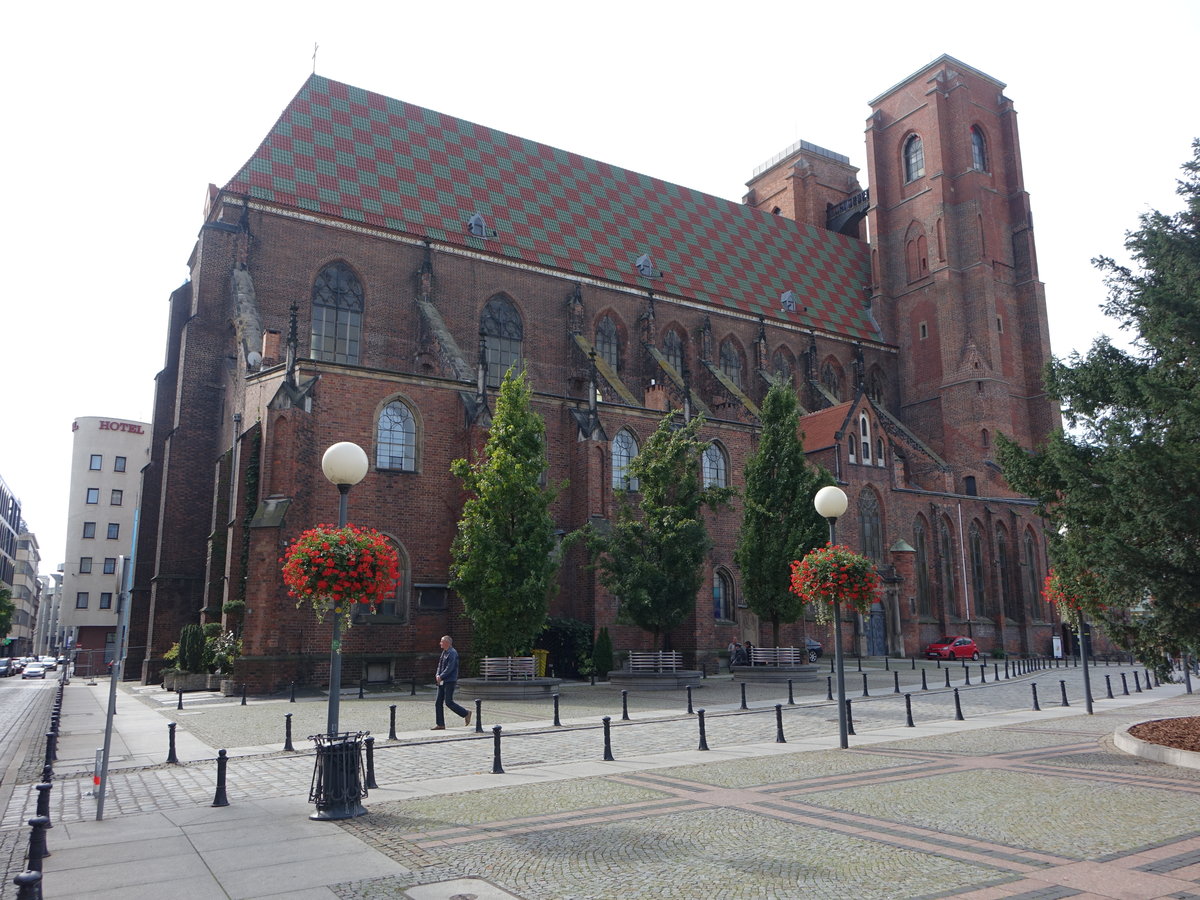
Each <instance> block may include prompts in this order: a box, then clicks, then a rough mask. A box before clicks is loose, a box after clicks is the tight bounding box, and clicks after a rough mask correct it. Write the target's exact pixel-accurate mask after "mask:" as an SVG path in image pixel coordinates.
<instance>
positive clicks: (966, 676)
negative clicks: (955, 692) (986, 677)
mask: <svg viewBox="0 0 1200 900" xmlns="http://www.w3.org/2000/svg"><path fill="white" fill-rule="evenodd" d="M963 684H964V685H966V686H967V687H970V686H971V670H970V669H968V668H967V667H966V666H963Z"/></svg>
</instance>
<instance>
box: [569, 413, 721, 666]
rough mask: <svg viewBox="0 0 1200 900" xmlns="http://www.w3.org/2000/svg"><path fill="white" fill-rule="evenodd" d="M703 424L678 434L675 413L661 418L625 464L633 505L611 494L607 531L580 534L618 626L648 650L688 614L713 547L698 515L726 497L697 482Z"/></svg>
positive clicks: (626, 497) (694, 423) (689, 426)
mask: <svg viewBox="0 0 1200 900" xmlns="http://www.w3.org/2000/svg"><path fill="white" fill-rule="evenodd" d="M703 423H704V417H703V416H697V417H695V418H694V419H692V420H691V421H690V422H688V423H687V424H686V425H684V426H683V427H679V423H678V422H677V420H676V417H675V414H674V413H671V412H668V413H667V414H666V415H665V416H663V418H662V420H661V421H660V422H659V423H658V428H657V429H656V430H655V432H654V434H653V435H651V437H650V438H649V439H648V440H647V441H646V443H645V445H644V446H643V447H642V449H641V451H640V452H639V453H638V455H637V456H636V457H634V459H633V460H632V461H631V462H630V464H629V475H630V476H631V478H636V479H637V481H638V484H639V490H640V492H641V498H640V502H634V500H632V499H630V497H629V495H627V494H626V493H625V492H618V494H617V514H616V517H615V519H614V521H613V522H612V523H611V527H610V528H608V529H605V530H601V529H591V530H590V531H589V532H588V534H587V539H588V549H589V551H590V552H591V554H592V558H593V560H594V561H595V565H596V567H597V568H598V569H599V572H600V576H599V578H600V583H601V584H602V585H604V587H605V588H606V589H607V590H608V591H609V592H610V593H611V594H612V595H613V596H614V597H616V598H617V599H618V601H619V603H620V608H619V610H618V613H617V620H618V621H619V622H621V623H622V624H625V625H636V626H637V627H639V628H642V629H643V630H645V631H649V632H650V633H651V634H653V635H654V644H655V646H658V645H659V642H660V638H662V639H665V637H666V635H667V634H668V633H669V632H670V630H671V629H672V628H674V627H675V626H676V625H678V624H679V623H680V622H682V621H683V620H684V619H685V618H686V617H687V616H688V614H689V613H691V612H692V611H693V610H694V609H695V606H696V594H697V593H698V592H699V590H700V586H701V584H703V582H704V570H703V564H704V557H705V554H706V553H708V550H709V548H710V547H711V546H712V541H711V540H710V539H709V536H708V530H707V528H706V527H705V524H704V518H703V510H704V508H705V507H708V508H710V509H716V508H717V507H718V506H720V505H721V504H723V503H726V502H727V501H728V500H729V498H730V497H731V496H733V490H732V489H731V488H728V487H717V486H709V487H705V486H704V485H703V483H702V480H701V477H700V456H701V454H702V453H703V452H704V451H705V450H706V449H707V448H708V443H707V442H705V441H701V440H699V439H698V438H697V437H696V435H697V434H698V433H699V430H700V428H701V426H702V425H703Z"/></svg>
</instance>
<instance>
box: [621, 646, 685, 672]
mask: <svg viewBox="0 0 1200 900" xmlns="http://www.w3.org/2000/svg"><path fill="white" fill-rule="evenodd" d="M682 668H683V654H682V653H680V652H679V651H678V650H630V651H629V670H630V671H631V672H678V671H679V670H680V669H682Z"/></svg>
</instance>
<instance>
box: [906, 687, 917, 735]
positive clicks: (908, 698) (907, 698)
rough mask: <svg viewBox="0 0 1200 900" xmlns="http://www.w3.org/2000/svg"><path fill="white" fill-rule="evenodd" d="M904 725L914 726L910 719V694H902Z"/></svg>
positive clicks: (907, 726)
mask: <svg viewBox="0 0 1200 900" xmlns="http://www.w3.org/2000/svg"><path fill="white" fill-rule="evenodd" d="M904 725H905V727H906V728H916V727H917V726H916V725H914V724H913V720H912V694H905V695H904Z"/></svg>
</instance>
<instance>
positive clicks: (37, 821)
mask: <svg viewBox="0 0 1200 900" xmlns="http://www.w3.org/2000/svg"><path fill="white" fill-rule="evenodd" d="M49 824H50V820H49V819H47V818H46V817H45V816H34V817H33V818H32V819H30V820H29V827H30V828H32V829H33V831H31V832H29V858H28V866H29V868H30V869H31V870H32V871H34V872H40V871H42V860H43V859H44V858H45V857H47V856H49V855H50V851H49V850H47V849H46V826H47V825H49Z"/></svg>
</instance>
